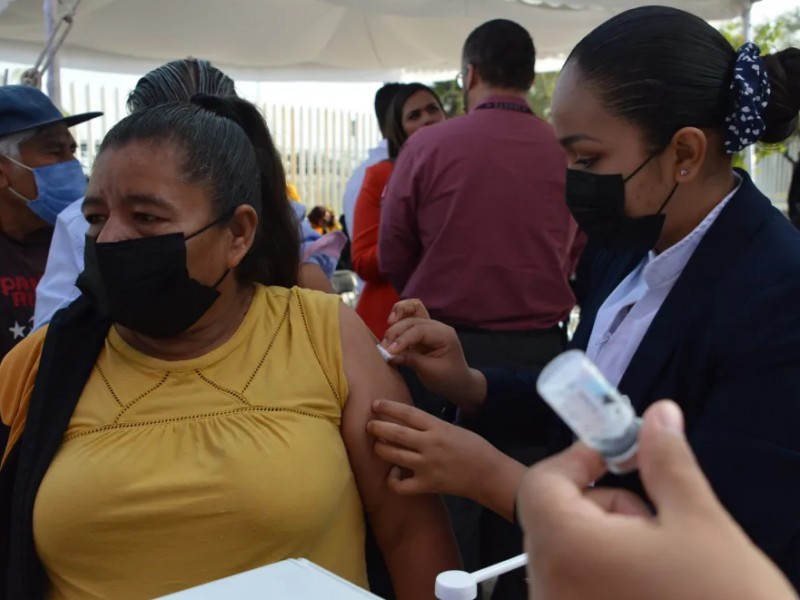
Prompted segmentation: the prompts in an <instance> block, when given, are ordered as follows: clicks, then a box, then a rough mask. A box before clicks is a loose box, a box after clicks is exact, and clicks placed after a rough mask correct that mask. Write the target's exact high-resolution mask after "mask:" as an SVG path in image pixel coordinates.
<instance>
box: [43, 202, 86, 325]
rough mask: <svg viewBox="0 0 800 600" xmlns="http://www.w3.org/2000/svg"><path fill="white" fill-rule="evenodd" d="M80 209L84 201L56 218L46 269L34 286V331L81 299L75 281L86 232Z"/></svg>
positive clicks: (69, 207)
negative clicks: (78, 298)
mask: <svg viewBox="0 0 800 600" xmlns="http://www.w3.org/2000/svg"><path fill="white" fill-rule="evenodd" d="M82 207H83V198H81V199H80V200H76V201H75V202H73V203H72V204H70V205H69V206H67V208H65V209H64V210H62V211H61V212H60V213H59V214H58V218H56V226H55V229H54V230H53V241H52V242H50V253H49V254H48V255H47V266H46V267H45V270H44V275H42V279H41V281H39V285H37V286H36V307H35V309H34V314H33V328H34V329H38V328H39V327H41V326H42V325H46V324H47V323H49V322H50V319H52V318H53V315H55V314H56V312H57V311H59V310H60V309H62V308H64V307H66V306H69V304H70V303H71V302H72V301H73V300H75V298H77V297H78V296H80V290H78V288H77V287H75V281H77V279H78V275H80V273H81V271H83V248H84V245H85V241H86V232H87V231H88V230H89V223H87V221H86V219H85V218H84V217H83V213H82V212H81V208H82Z"/></svg>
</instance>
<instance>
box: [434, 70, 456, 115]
mask: <svg viewBox="0 0 800 600" xmlns="http://www.w3.org/2000/svg"><path fill="white" fill-rule="evenodd" d="M431 87H433V91H434V92H436V95H437V96H439V98H441V100H442V104H443V105H444V112H445V114H446V115H447V118H448V119H449V118H451V117H455V116H457V115H463V114H464V92H463V91H462V90H461V88H459V87H458V85H457V84H456V82H455V80H454V79H453V80H449V81H437V82H436V83H434V84H433V86H431Z"/></svg>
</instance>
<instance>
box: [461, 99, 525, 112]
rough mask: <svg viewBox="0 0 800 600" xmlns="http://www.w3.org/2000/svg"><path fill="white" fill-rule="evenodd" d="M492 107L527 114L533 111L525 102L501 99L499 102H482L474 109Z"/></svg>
mask: <svg viewBox="0 0 800 600" xmlns="http://www.w3.org/2000/svg"><path fill="white" fill-rule="evenodd" d="M492 108H495V109H498V110H510V111H512V112H518V113H525V114H529V115H532V114H533V111H532V110H531V109H530V107H529V106H528V105H527V104H519V103H517V102H503V101H500V102H484V103H483V104H480V105H479V106H476V107H475V110H487V109H492Z"/></svg>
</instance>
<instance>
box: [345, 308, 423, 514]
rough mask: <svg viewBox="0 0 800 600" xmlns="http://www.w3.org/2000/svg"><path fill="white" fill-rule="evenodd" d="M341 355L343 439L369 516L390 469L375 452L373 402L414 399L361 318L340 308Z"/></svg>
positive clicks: (383, 487)
mask: <svg viewBox="0 0 800 600" xmlns="http://www.w3.org/2000/svg"><path fill="white" fill-rule="evenodd" d="M339 319H340V323H341V335H342V353H343V362H344V371H345V375H346V377H347V382H348V388H349V394H348V397H347V402H346V404H345V408H344V413H343V416H342V426H341V428H342V437H343V439H344V442H345V445H346V447H347V452H348V455H349V456H350V464H351V467H352V469H353V472H354V473H355V476H356V481H357V483H358V486H359V490H360V492H361V496H362V501H363V502H364V505H365V508H366V509H367V512H370V509H371V508H374V506H375V505H376V503H378V502H380V500H381V498H382V497H383V495H384V494H387V493H390V492H389V489H388V487H386V477H387V476H388V474H389V469H390V465H388V464H386V463H384V462H383V461H382V460H381V459H379V458H378V457H377V456H376V455H375V453H374V452H373V450H372V444H373V441H372V439H371V438H370V436H369V434H368V433H367V423H368V422H369V421H370V419H371V418H373V413H372V402H373V401H374V400H377V399H380V398H385V399H389V400H396V401H398V402H405V403H408V404H410V403H411V399H410V396H409V394H408V390H407V389H406V386H405V383H403V379H402V378H401V377H400V375H399V373H397V371H395V370H394V369H393V368H392V367H390V366H389V365H388V364H386V362H385V361H384V360H383V358H381V355H380V353H379V352H378V349H377V347H376V344H377V342H376V341H375V338H374V337H373V335H372V334H371V333H370V331H369V329H367V326H366V325H364V323H363V322H362V321H361V319H360V318H359V317H358V315H356V314H355V312H353V311H352V310H351V309H349V308H347V307H346V306H344V305H341V306H340V309H339Z"/></svg>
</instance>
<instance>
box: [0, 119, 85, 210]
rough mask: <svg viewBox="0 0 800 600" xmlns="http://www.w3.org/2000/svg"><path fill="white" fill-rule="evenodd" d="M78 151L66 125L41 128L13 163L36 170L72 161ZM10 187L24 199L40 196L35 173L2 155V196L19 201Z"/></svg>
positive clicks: (21, 148) (0, 157)
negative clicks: (21, 165)
mask: <svg viewBox="0 0 800 600" xmlns="http://www.w3.org/2000/svg"><path fill="white" fill-rule="evenodd" d="M76 150H77V144H76V143H75V138H73V137H72V135H71V134H70V132H69V129H67V126H66V125H64V124H63V123H59V124H57V125H52V126H50V127H44V128H42V129H40V130H39V131H37V132H36V134H35V135H34V136H33V137H32V138H30V139H29V140H26V141H25V142H23V143H22V144H20V148H19V153H20V156H19V157H14V160H16V161H17V162H19V163H22V164H23V165H25V166H26V167H29V168H31V169H35V168H36V167H46V166H49V165H54V164H56V163H62V162H66V161H68V160H72V159H73V158H75V151H76ZM9 187H12V188H14V190H15V191H16V192H17V193H19V194H20V195H22V196H24V197H25V198H30V199H34V198H36V197H37V196H38V194H39V192H38V190H37V189H36V182H35V180H34V177H33V173H31V172H30V171H29V170H28V169H24V168H22V167H20V166H19V165H16V164H14V162H13V161H11V160H9V159H8V158H6V157H5V156H0V196H3V197H8V198H9V200H10V199H12V198H13V199H14V200H16V201H20V200H19V198H17V197H16V196H15V195H14V194H12V193H11V192H9V190H8V188H9Z"/></svg>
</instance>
